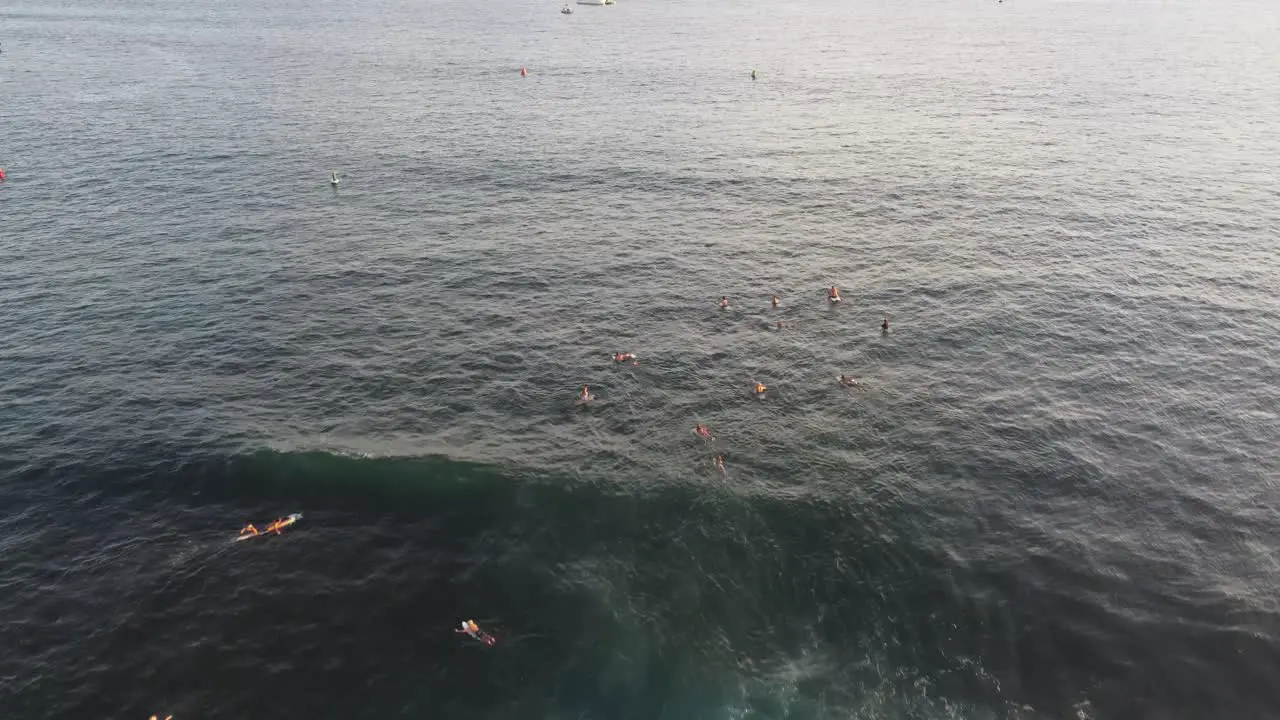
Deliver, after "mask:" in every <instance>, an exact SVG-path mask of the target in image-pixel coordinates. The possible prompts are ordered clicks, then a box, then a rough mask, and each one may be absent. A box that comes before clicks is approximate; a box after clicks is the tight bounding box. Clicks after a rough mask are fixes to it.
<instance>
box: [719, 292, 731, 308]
mask: <svg viewBox="0 0 1280 720" xmlns="http://www.w3.org/2000/svg"><path fill="white" fill-rule="evenodd" d="M720 309H721V310H728V309H729V296H728V295H724V296H722V297H721V298H720Z"/></svg>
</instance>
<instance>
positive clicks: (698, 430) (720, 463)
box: [578, 285, 889, 474]
mask: <svg viewBox="0 0 1280 720" xmlns="http://www.w3.org/2000/svg"><path fill="white" fill-rule="evenodd" d="M780 300H781V299H780V298H779V297H778V296H777V295H776V294H775V295H771V296H770V298H769V302H770V304H771V305H772V306H773V307H775V308H776V307H778V303H779V302H780ZM827 300H829V301H830V302H832V303H838V302H840V288H838V287H836V286H835V285H832V286H831V287H830V288H828V289H827ZM729 307H730V305H729V296H728V295H723V296H721V297H720V309H721V310H728V309H729ZM777 326H778V329H779V330H781V329H782V328H783V327H784V325H783V322H782V321H781V320H779V321H778V325H777ZM880 329H881V330H882V331H884V332H886V333H887V332H889V318H888V317H885V319H884V322H882V323H880ZM613 361H614V362H616V363H625V362H630V363H631V364H632V365H639V364H640V362H639V361H638V360H636V356H635V355H633V354H632V353H623V352H619V353H614V354H613ZM837 381H838V382H839V383H840V384H841V385H843V386H844V387H849V388H856V387H859V385H858V379H857V378H855V377H853V376H852V375H844V374H841V375H840V377H839V378H837ZM768 390H769V388H768V387H766V386H765V384H764V383H760V382H758V383H755V387H754V388H752V391H753V394H754V395H755V396H756V397H757V398H761V397H764V395H765V393H766V392H768ZM595 399H596V396H595V395H592V394H591V388H590V386H588V385H583V386H582V390H580V391H579V392H578V404H579V405H585V404H587V403H589V402H591V401H593V400H595ZM693 433H694V434H695V435H697V436H698V437H700V438H702V439H703V440H704V441H706V442H707V443H711V442H713V441H714V440H715V437H714V436H712V434H711V429H710V428H709V427H707V426H706V425H703V424H701V423H699V424H697V425H694V426H693ZM715 467H716V469H717V470H719V471H720V473H721V474H726V473H725V468H724V455H716V457H715Z"/></svg>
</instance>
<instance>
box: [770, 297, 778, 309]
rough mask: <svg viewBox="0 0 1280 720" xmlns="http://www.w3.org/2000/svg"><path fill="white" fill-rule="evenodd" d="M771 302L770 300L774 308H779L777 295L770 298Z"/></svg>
mask: <svg viewBox="0 0 1280 720" xmlns="http://www.w3.org/2000/svg"><path fill="white" fill-rule="evenodd" d="M769 300H770V302H772V303H773V306H774V307H778V296H777V295H774V296H773V297H772V298H770V299H769Z"/></svg>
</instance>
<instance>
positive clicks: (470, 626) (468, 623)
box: [454, 620, 497, 645]
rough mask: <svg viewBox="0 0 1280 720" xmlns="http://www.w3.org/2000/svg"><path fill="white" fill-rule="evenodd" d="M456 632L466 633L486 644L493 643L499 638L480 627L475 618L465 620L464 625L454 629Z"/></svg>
mask: <svg viewBox="0 0 1280 720" xmlns="http://www.w3.org/2000/svg"><path fill="white" fill-rule="evenodd" d="M454 632H456V633H466V634H467V635H470V636H471V637H473V638H475V639H477V640H479V641H480V642H482V643H484V644H485V645H493V644H494V643H495V642H497V640H495V639H494V637H493V636H492V635H490V634H489V633H487V632H485V631H483V630H481V629H480V626H479V625H477V624H476V621H475V620H463V621H462V627H460V628H458V629H457V630H454Z"/></svg>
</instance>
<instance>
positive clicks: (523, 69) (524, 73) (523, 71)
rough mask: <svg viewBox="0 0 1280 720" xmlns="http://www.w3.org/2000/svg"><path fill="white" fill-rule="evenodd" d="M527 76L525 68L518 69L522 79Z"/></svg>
mask: <svg viewBox="0 0 1280 720" xmlns="http://www.w3.org/2000/svg"><path fill="white" fill-rule="evenodd" d="M528 74H529V71H528V70H526V69H525V68H520V77H524V76H526V75H528Z"/></svg>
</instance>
